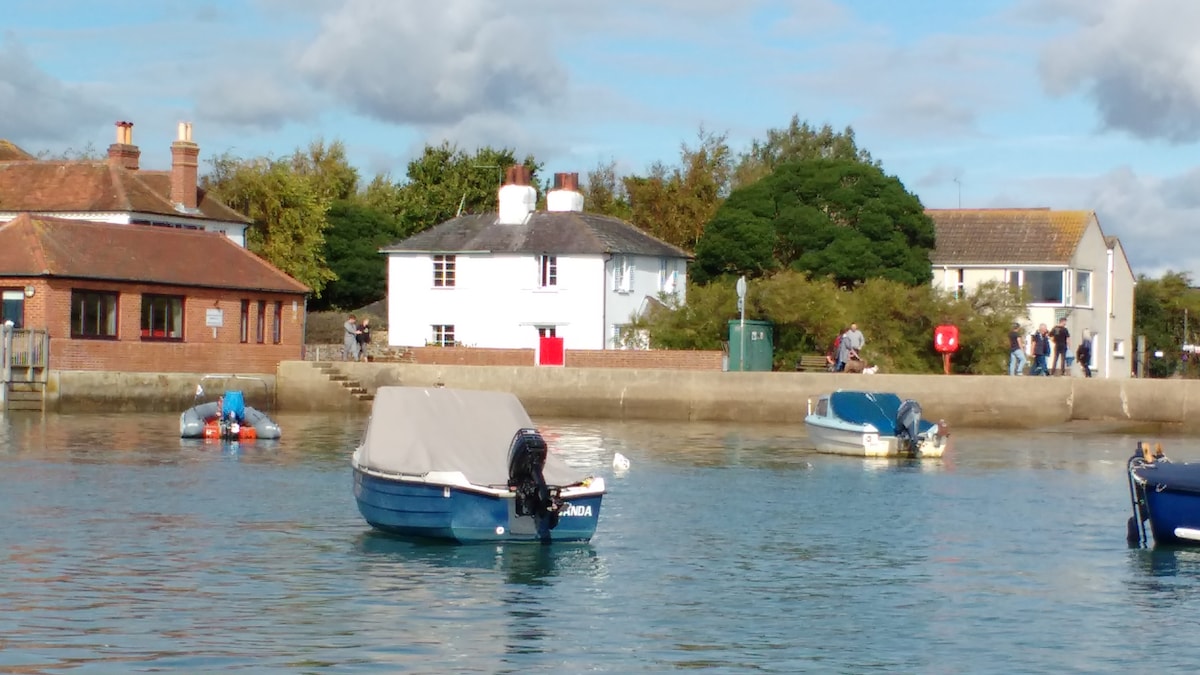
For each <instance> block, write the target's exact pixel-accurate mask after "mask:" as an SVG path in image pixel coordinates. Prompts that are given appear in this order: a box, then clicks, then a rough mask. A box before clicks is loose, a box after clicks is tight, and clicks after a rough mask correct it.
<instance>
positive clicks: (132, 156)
mask: <svg viewBox="0 0 1200 675" xmlns="http://www.w3.org/2000/svg"><path fill="white" fill-rule="evenodd" d="M141 155H142V151H141V150H138V146H136V145H134V144H133V122H125V121H121V122H117V142H116V143H113V144H112V145H110V146H108V163H109V164H112V165H114V166H121V167H125V168H126V169H128V170H130V171H137V170H138V159H139V158H140V157H141Z"/></svg>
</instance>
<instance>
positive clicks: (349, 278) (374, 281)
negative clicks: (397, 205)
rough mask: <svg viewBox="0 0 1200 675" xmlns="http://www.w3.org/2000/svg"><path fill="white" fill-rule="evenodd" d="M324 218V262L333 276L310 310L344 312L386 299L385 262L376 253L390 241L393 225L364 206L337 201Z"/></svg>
mask: <svg viewBox="0 0 1200 675" xmlns="http://www.w3.org/2000/svg"><path fill="white" fill-rule="evenodd" d="M326 218H327V219H328V221H329V229H328V231H327V232H326V233H325V259H326V260H327V261H328V262H329V267H330V268H331V269H332V270H333V272H334V273H335V274H337V279H335V280H333V281H331V282H329V285H328V286H326V287H325V292H324V293H323V294H322V296H321V297H320V298H318V299H315V300H313V301H312V302H310V303H309V307H310V308H311V309H313V310H326V309H340V310H348V309H354V308H356V307H363V306H364V305H368V304H370V303H372V302H375V301H377V300H381V299H383V298H385V297H387V258H386V257H384V256H383V255H382V254H380V253H379V249H380V248H382V247H383V246H386V245H387V244H388V243H390V242H392V241H394V240H395V239H396V238H397V236H396V231H395V221H394V220H393V219H391V218H389V217H388V216H387V215H385V214H384V213H382V212H381V211H379V210H378V209H374V208H372V207H370V206H368V205H366V204H364V203H359V202H350V201H345V200H343V201H337V202H334V203H333V205H332V206H331V207H330V208H329V211H328V213H327V214H326Z"/></svg>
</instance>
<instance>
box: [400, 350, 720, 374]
mask: <svg viewBox="0 0 1200 675" xmlns="http://www.w3.org/2000/svg"><path fill="white" fill-rule="evenodd" d="M408 351H409V352H411V353H412V355H413V358H414V359H415V360H416V362H417V363H423V364H429V365H443V366H454V365H462V366H532V365H534V350H532V349H481V348H477V347H410V348H408ZM721 355H722V353H721V352H717V351H682V350H663V349H655V350H634V349H568V350H567V355H566V367H567V368H572V367H574V368H670V369H674V370H720V369H721Z"/></svg>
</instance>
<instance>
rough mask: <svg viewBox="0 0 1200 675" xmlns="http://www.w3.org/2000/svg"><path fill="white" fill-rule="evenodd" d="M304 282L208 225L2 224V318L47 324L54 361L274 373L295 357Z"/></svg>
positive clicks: (37, 219)
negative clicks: (208, 228)
mask: <svg viewBox="0 0 1200 675" xmlns="http://www.w3.org/2000/svg"><path fill="white" fill-rule="evenodd" d="M308 292H309V289H308V288H307V287H306V286H304V285H303V284H301V283H300V282H298V281H296V280H295V279H292V278H291V277H289V276H288V275H286V274H284V273H283V272H281V271H280V270H278V269H276V268H275V267H273V266H272V265H270V264H268V263H267V262H265V261H263V260H262V259H260V258H258V257H257V256H255V255H254V254H253V253H251V252H250V251H248V250H246V249H245V248H242V247H241V246H239V245H237V244H236V243H235V242H233V241H231V240H230V239H229V238H228V237H226V236H223V235H221V234H218V233H214V232H205V231H199V230H175V229H169V228H162V227H131V226H129V225H120V224H112V223H100V222H89V221H83V220H70V219H63V218H52V217H47V216H35V215H31V214H21V215H19V216H17V217H16V218H14V219H13V220H11V221H9V222H7V223H4V224H2V225H0V298H2V300H3V302H2V303H0V312H2V314H0V321H12V322H13V323H14V324H15V326H16V327H24V328H45V329H46V330H47V331H48V332H49V335H50V359H49V360H50V367H51V368H52V369H54V370H94V371H126V372H195V373H202V372H241V373H273V372H275V368H276V366H277V365H278V363H279V362H280V361H282V360H287V359H296V358H300V357H301V353H302V349H303V339H304V338H303V335H304V321H305V296H306V295H307V293H308Z"/></svg>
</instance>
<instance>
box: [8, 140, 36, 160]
mask: <svg viewBox="0 0 1200 675" xmlns="http://www.w3.org/2000/svg"><path fill="white" fill-rule="evenodd" d="M22 159H34V156H33V155H31V154H29V153H28V152H25V151H24V150H22V149H21V148H19V147H17V145H16V144H15V143H13V142H12V141H6V140H4V139H3V138H0V162H11V161H13V160H22Z"/></svg>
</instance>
